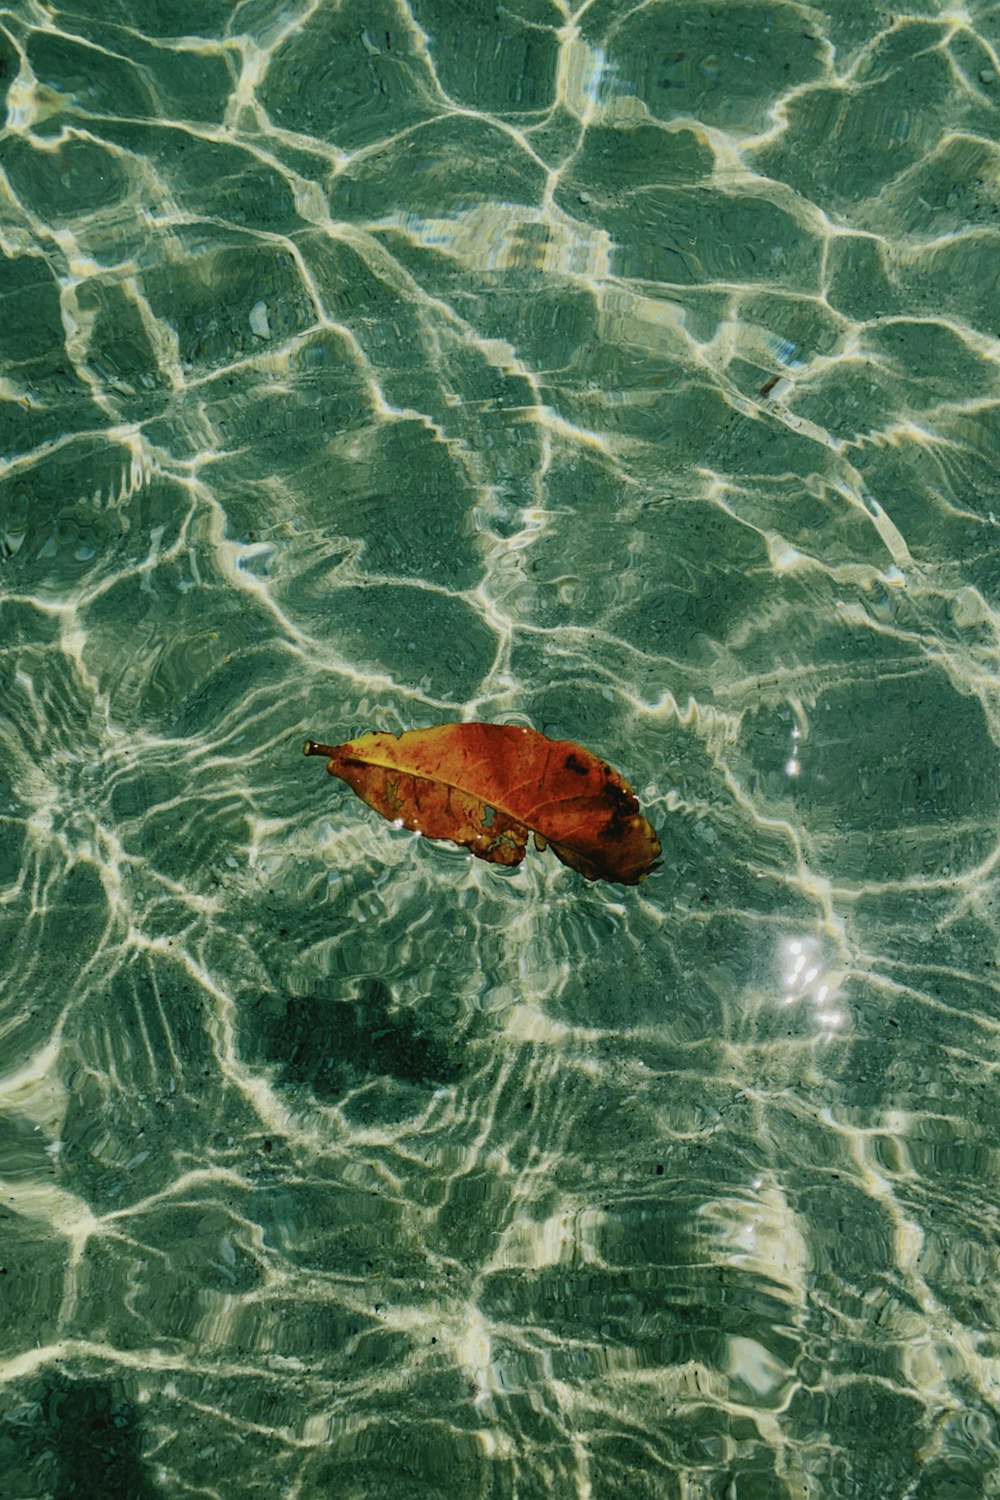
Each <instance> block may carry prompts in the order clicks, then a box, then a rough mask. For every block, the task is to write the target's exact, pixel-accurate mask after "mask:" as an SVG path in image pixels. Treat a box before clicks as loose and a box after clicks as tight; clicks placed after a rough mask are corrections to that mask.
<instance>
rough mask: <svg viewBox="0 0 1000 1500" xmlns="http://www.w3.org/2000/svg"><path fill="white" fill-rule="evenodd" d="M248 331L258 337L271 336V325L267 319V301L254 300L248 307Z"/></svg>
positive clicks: (266, 337) (265, 337)
mask: <svg viewBox="0 0 1000 1500" xmlns="http://www.w3.org/2000/svg"><path fill="white" fill-rule="evenodd" d="M250 331H251V333H255V334H256V335H257V337H258V338H259V339H269V338H270V337H271V325H270V324H269V323H268V321H267V303H266V302H255V303H254V305H253V307H251V309H250Z"/></svg>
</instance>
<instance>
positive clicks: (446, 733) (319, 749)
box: [305, 724, 660, 885]
mask: <svg viewBox="0 0 1000 1500" xmlns="http://www.w3.org/2000/svg"><path fill="white" fill-rule="evenodd" d="M305 753H306V754H307V755H324V756H326V757H327V761H326V769H327V770H328V771H329V773H330V775H331V776H339V777H340V778H341V780H342V781H346V782H347V784H348V786H349V787H351V789H352V790H353V791H355V792H356V793H357V795H358V796H359V797H360V798H361V800H362V801H363V802H367V803H368V806H369V807H374V809H375V811H376V812H380V813H381V814H382V816H383V818H388V819H389V820H390V821H392V822H395V823H398V824H400V825H401V826H402V827H405V828H412V829H414V830H415V831H416V832H418V833H422V834H424V835H425V837H427V838H429V839H451V841H452V843H455V844H463V845H464V846H465V847H466V848H468V849H471V850H472V852H473V854H475V855H476V857H477V858H478V859H485V860H489V862H490V863H491V864H495V865H518V864H520V863H521V860H522V859H523V858H524V851H525V846H526V844H527V841H528V834H529V833H533V834H534V835H535V846H536V848H538V849H544V848H545V846H546V844H551V846H552V849H553V851H554V852H555V854H556V856H557V858H558V859H561V860H562V862H563V864H564V865H569V866H570V867H571V869H574V870H578V871H579V872H580V874H581V875H583V876H585V877H586V878H587V880H613V881H616V882H617V883H618V884H619V885H638V884H639V881H640V880H644V879H645V877H646V876H647V875H648V874H649V872H650V870H652V869H653V868H654V865H655V861H656V857H657V855H658V854H659V853H660V841H659V839H658V838H657V837H656V834H655V832H654V831H653V829H652V827H651V826H650V824H649V823H648V822H647V821H646V819H645V818H644V817H643V815H642V813H641V812H640V811H639V804H638V802H637V801H636V799H635V793H634V792H633V791H632V788H631V787H630V786H629V784H628V782H627V781H624V780H623V779H622V777H621V776H619V775H618V773H617V771H613V770H612V769H611V767H610V766H609V765H607V764H606V763H605V762H604V761H603V760H599V759H598V757H597V756H596V755H592V754H591V752H590V751H589V750H585V749H584V748H583V746H582V745H575V744H574V743H573V742H572V740H550V739H547V738H546V736H545V735H544V734H539V732H538V730H537V729H522V728H521V727H520V726H519V725H516V724H439V725H438V726H437V727H436V728H434V729H409V730H407V731H406V732H405V733H403V734H400V735H398V736H397V735H394V734H363V735H361V736H360V738H358V739H356V740H350V741H348V743H347V744H344V745H317V744H314V742H313V741H312V740H306V744H305Z"/></svg>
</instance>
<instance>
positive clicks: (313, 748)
mask: <svg viewBox="0 0 1000 1500" xmlns="http://www.w3.org/2000/svg"><path fill="white" fill-rule="evenodd" d="M302 748H303V751H304V753H305V754H306V755H323V756H325V757H326V759H327V760H329V759H330V757H331V756H332V755H333V754H334V751H335V750H336V746H335V745H317V743H316V741H315V740H306V742H305V744H304V746H303V747H302Z"/></svg>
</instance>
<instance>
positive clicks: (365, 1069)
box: [242, 979, 462, 1100]
mask: <svg viewBox="0 0 1000 1500" xmlns="http://www.w3.org/2000/svg"><path fill="white" fill-rule="evenodd" d="M244 1016H245V1024H244V1025H243V1028H242V1030H243V1035H244V1037H245V1039H246V1041H245V1045H246V1046H247V1049H248V1051H249V1054H250V1058H251V1059H252V1060H254V1061H267V1062H271V1063H273V1064H275V1065H276V1067H277V1070H278V1073H279V1075H280V1076H281V1077H283V1078H284V1079H285V1080H286V1081H287V1082H288V1083H292V1084H305V1085H306V1086H308V1087H309V1088H310V1089H312V1091H313V1093H314V1094H315V1095H316V1096H317V1097H318V1098H321V1099H325V1100H330V1099H338V1098H340V1097H342V1096H343V1095H344V1094H345V1093H347V1092H348V1091H349V1090H350V1089H351V1088H353V1087H356V1086H357V1085H358V1084H359V1083H360V1082H363V1081H364V1080H366V1079H370V1078H374V1077H384V1078H388V1079H393V1080H395V1081H396V1083H398V1084H400V1085H402V1086H403V1087H404V1088H414V1089H416V1088H421V1089H423V1088H426V1087H428V1086H433V1085H434V1084H441V1083H451V1082H454V1080H455V1079H456V1078H458V1077H459V1076H460V1074H461V1072H462V1059H461V1056H460V1054H459V1052H458V1051H457V1048H456V1043H455V1040H454V1038H451V1037H449V1038H446V1037H445V1036H444V1035H442V1034H441V1033H439V1032H438V1031H435V1030H434V1029H433V1028H431V1027H429V1026H427V1025H426V1024H425V1023H422V1022H421V1020H420V1019H419V1018H418V1017H417V1015H416V1014H415V1013H414V1012H411V1011H407V1010H398V1009H394V1008H393V1001H392V995H391V993H390V991H389V989H388V987H387V985H385V984H384V983H383V982H382V981H381V980H378V979H372V980H368V981H366V982H365V983H364V985H363V988H362V993H361V995H360V997H359V998H358V999H357V1000H355V1001H346V1000H327V999H323V998H322V997H319V996H315V995H280V994H263V995H261V996H260V997H259V998H258V1000H257V1001H256V1003H255V1004H249V1005H247V1006H246V1007H245V1008H244Z"/></svg>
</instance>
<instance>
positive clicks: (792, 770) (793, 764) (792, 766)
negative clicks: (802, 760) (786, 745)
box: [785, 760, 799, 776]
mask: <svg viewBox="0 0 1000 1500" xmlns="http://www.w3.org/2000/svg"><path fill="white" fill-rule="evenodd" d="M785 774H786V775H787V776H797V775H798V774H799V763H798V761H797V760H790V761H789V762H788V764H787V766H786V767H785Z"/></svg>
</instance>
